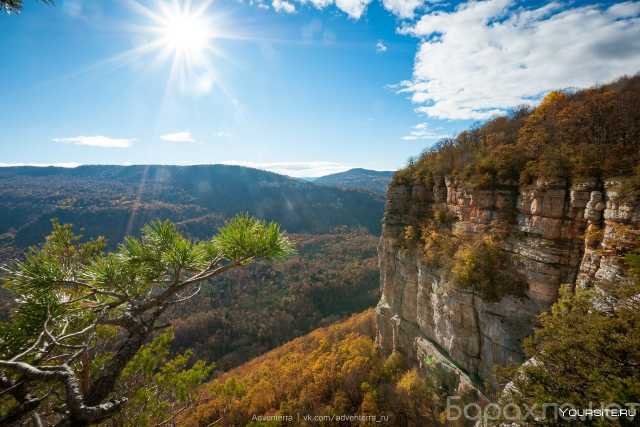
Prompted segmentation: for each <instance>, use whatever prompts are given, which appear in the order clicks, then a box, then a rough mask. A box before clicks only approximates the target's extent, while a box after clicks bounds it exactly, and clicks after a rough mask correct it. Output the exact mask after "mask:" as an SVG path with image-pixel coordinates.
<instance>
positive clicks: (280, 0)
mask: <svg viewBox="0 0 640 427" xmlns="http://www.w3.org/2000/svg"><path fill="white" fill-rule="evenodd" d="M271 5H272V6H273V9H274V10H275V11H276V12H284V13H294V12H295V11H296V7H295V6H294V5H293V3H289V2H288V1H286V0H273V2H272V3H271Z"/></svg>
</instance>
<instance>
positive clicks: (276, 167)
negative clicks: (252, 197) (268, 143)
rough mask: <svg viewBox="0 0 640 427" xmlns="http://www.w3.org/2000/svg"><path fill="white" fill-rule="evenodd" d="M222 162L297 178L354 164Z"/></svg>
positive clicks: (337, 170)
mask: <svg viewBox="0 0 640 427" xmlns="http://www.w3.org/2000/svg"><path fill="white" fill-rule="evenodd" d="M221 163H222V164H225V165H235V166H246V167H249V168H255V169H262V170H266V171H269V172H275V173H279V174H281V175H288V176H292V177H296V178H317V177H319V176H324V175H329V174H332V173H338V172H344V171H347V170H349V169H352V166H348V165H345V164H342V163H335V162H245V161H241V160H227V161H224V162H221Z"/></svg>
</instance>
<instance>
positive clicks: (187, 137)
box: [160, 132, 196, 142]
mask: <svg viewBox="0 0 640 427" xmlns="http://www.w3.org/2000/svg"><path fill="white" fill-rule="evenodd" d="M160 139H161V140H163V141H167V142H196V140H195V139H194V138H193V135H191V132H175V133H168V134H166V135H161V136H160Z"/></svg>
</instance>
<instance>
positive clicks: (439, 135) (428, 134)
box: [402, 123, 450, 141]
mask: <svg viewBox="0 0 640 427" xmlns="http://www.w3.org/2000/svg"><path fill="white" fill-rule="evenodd" d="M449 136H450V135H447V134H446V133H445V132H443V131H442V129H439V128H438V129H430V127H429V125H428V124H427V123H418V124H417V125H415V126H414V127H413V128H411V131H410V132H409V134H408V135H405V136H403V137H402V139H404V140H405V141H437V140H440V139H443V138H449Z"/></svg>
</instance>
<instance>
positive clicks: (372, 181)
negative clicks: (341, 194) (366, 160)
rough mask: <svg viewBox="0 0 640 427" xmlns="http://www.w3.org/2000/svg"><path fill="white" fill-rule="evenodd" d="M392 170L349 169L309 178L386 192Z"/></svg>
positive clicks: (335, 185) (351, 187)
mask: <svg viewBox="0 0 640 427" xmlns="http://www.w3.org/2000/svg"><path fill="white" fill-rule="evenodd" d="M394 173H395V172H393V171H374V170H370V169H360V168H356V169H350V170H348V171H346V172H340V173H334V174H331V175H325V176H322V177H320V178H315V179H313V180H311V182H313V183H314V184H319V185H325V186H329V187H337V188H344V189H351V190H365V191H370V192H372V193H377V194H386V192H387V187H388V186H389V182H391V178H392V177H393V174H394Z"/></svg>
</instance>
